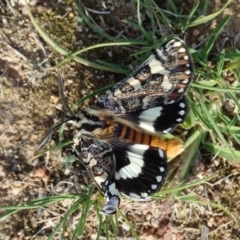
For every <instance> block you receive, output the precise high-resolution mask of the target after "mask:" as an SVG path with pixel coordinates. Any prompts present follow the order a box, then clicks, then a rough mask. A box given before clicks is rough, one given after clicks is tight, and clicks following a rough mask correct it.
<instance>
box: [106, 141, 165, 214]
mask: <svg viewBox="0 0 240 240" xmlns="http://www.w3.org/2000/svg"><path fill="white" fill-rule="evenodd" d="M113 153H114V156H115V160H116V171H115V173H114V175H113V176H111V177H109V178H108V179H107V180H106V182H105V187H106V192H105V197H106V200H107V201H106V205H105V207H104V208H103V210H102V212H103V213H105V214H113V213H115V211H116V209H117V207H116V205H117V204H119V202H118V199H119V195H118V194H119V192H121V193H123V194H124V195H126V196H128V197H130V198H133V199H135V200H140V201H141V200H142V201H144V200H149V199H150V197H151V195H152V194H153V193H155V192H157V191H158V190H159V189H160V188H161V186H162V185H163V183H164V181H165V177H166V175H167V163H166V154H165V152H164V151H163V150H162V149H159V148H155V147H151V146H149V145H144V144H133V143H132V144H129V143H127V144H119V145H118V146H116V147H114V148H113Z"/></svg>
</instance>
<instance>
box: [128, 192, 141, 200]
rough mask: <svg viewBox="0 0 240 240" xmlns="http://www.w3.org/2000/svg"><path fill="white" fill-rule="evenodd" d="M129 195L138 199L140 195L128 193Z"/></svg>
mask: <svg viewBox="0 0 240 240" xmlns="http://www.w3.org/2000/svg"><path fill="white" fill-rule="evenodd" d="M129 196H130V197H131V198H136V199H140V198H141V197H140V196H139V195H137V194H136V193H130V194H129Z"/></svg>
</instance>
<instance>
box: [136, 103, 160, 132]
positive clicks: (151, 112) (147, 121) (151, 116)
mask: <svg viewBox="0 0 240 240" xmlns="http://www.w3.org/2000/svg"><path fill="white" fill-rule="evenodd" d="M162 109H163V108H162V107H155V108H150V109H147V110H145V111H143V112H142V113H141V115H139V122H140V127H141V128H143V129H146V130H147V131H150V132H155V129H154V122H155V120H156V119H157V118H158V117H159V116H161V112H162Z"/></svg>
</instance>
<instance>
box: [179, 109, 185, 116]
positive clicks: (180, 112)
mask: <svg viewBox="0 0 240 240" xmlns="http://www.w3.org/2000/svg"><path fill="white" fill-rule="evenodd" d="M178 113H179V115H181V116H183V115H184V114H185V113H186V112H185V111H184V110H181V111H179V112H178Z"/></svg>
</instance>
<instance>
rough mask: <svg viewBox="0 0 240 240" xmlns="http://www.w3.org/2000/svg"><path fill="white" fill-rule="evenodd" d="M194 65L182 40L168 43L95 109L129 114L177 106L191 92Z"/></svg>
mask: <svg viewBox="0 0 240 240" xmlns="http://www.w3.org/2000/svg"><path fill="white" fill-rule="evenodd" d="M193 72H194V66H193V61H192V58H191V55H190V54H189V52H188V50H187V47H186V45H185V43H184V42H183V41H182V40H180V39H179V38H173V39H171V40H170V41H168V42H166V43H165V44H163V45H162V46H160V47H159V48H158V49H156V50H155V51H154V52H153V54H152V55H151V56H150V57H149V58H148V59H147V60H146V61H145V62H144V63H143V64H141V66H140V67H139V68H138V69H137V70H136V71H134V72H133V73H132V74H131V75H130V76H129V77H127V78H126V79H124V80H123V81H121V82H119V83H118V84H116V85H115V86H114V87H113V88H112V89H111V90H108V91H107V92H106V93H105V94H103V95H101V96H100V97H99V98H98V100H97V102H96V106H98V107H101V108H105V109H109V110H111V111H112V112H113V113H115V114H126V113H131V112H135V111H141V110H144V109H149V108H154V107H158V106H163V105H168V104H173V103H175V102H177V101H178V100H179V99H181V98H182V96H183V95H184V94H185V92H186V91H187V89H188V86H189V84H190V83H191V81H192V78H193Z"/></svg>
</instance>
